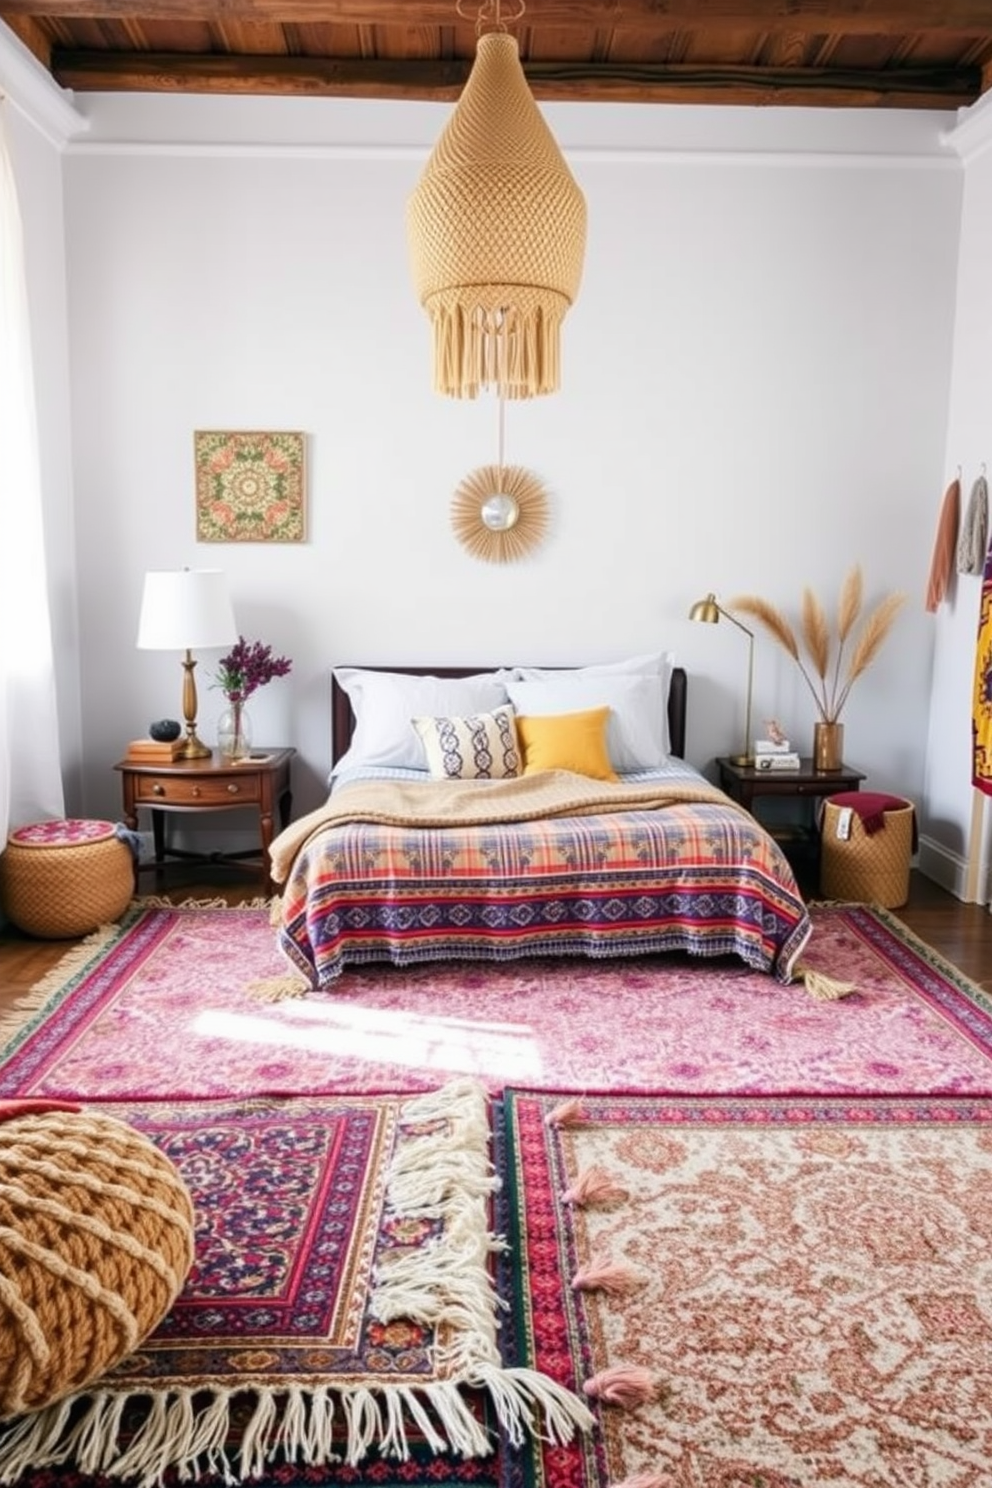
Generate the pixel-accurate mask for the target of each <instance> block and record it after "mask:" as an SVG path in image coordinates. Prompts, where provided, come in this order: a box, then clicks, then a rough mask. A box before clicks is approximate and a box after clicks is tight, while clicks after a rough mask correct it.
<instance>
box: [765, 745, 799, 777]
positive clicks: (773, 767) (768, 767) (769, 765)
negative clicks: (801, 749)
mask: <svg viewBox="0 0 992 1488" xmlns="http://www.w3.org/2000/svg"><path fill="white" fill-rule="evenodd" d="M754 768H755V769H756V770H765V771H768V772H769V773H771V772H774V773H775V774H778V773H779V772H780V771H781V772H783V773H785V772H787V771H789V770H798V769H799V768H800V759H799V756H798V754H796V753H795V752H794V751H791V750H790V751H789V753H788V754H780V753H778V751H776V752H775V753H774V754H756V755H755V756H754Z"/></svg>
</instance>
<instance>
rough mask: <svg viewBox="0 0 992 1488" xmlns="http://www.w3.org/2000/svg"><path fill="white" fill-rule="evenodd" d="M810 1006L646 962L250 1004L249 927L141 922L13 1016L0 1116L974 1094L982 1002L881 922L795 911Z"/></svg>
mask: <svg viewBox="0 0 992 1488" xmlns="http://www.w3.org/2000/svg"><path fill="white" fill-rule="evenodd" d="M813 920H814V932H813V937H812V940H811V943H810V947H809V951H808V953H807V956H806V959H807V960H808V961H809V962H810V964H811V965H813V966H814V967H815V968H816V969H818V970H820V971H823V972H824V973H826V974H827V975H828V976H831V977H834V978H838V979H841V980H843V981H846V982H849V983H850V984H851V985H852V986H853V988H854V991H853V992H852V994H851V995H849V996H847V997H844V998H843V999H841V1000H839V1001H835V1002H819V1001H817V1000H815V999H814V998H812V997H810V996H809V995H808V994H807V993H806V992H805V990H804V989H803V987H802V986H799V985H796V986H791V987H783V986H780V985H779V984H778V983H777V982H776V981H775V980H774V979H773V978H772V977H768V976H762V975H761V974H759V973H757V972H753V971H749V970H748V969H747V968H746V967H743V966H742V965H740V964H739V963H737V962H736V961H734V962H729V961H728V962H722V961H721V962H709V961H699V960H693V959H691V958H689V957H677V956H667V957H662V956H655V957H644V958H636V959H633V960H621V961H616V962H603V961H579V960H576V961H570V960H561V959H557V958H548V959H545V960H529V961H519V962H511V963H506V964H502V965H493V966H480V965H478V964H477V963H449V964H438V965H429V966H419V967H416V968H407V969H401V968H394V967H372V968H368V969H366V970H364V971H357V970H356V971H349V972H347V973H346V974H345V975H344V976H342V978H341V980H340V982H339V983H338V985H337V990H336V991H334V992H315V993H312V994H311V995H309V996H307V997H304V998H299V999H290V1000H288V1001H285V1002H274V1003H269V1002H259V1001H256V1000H254V999H253V997H252V996H251V995H250V992H249V988H250V986H251V985H252V984H253V983H254V982H255V981H257V980H259V979H261V980H265V979H266V978H271V977H273V976H278V975H279V974H280V973H281V972H283V971H284V970H285V966H284V963H283V961H282V958H281V956H280V953H279V951H278V950H277V948H276V944H275V932H274V930H273V928H272V926H271V925H270V924H269V921H268V916H267V913H266V911H265V910H264V909H209V908H201V909H185V908H184V909H161V908H156V909H142V910H139V911H138V912H137V913H132V914H131V915H130V917H128V918H126V919H125V921H124V922H123V924H122V925H121V927H119V928H117V929H113V930H109V931H106V932H104V933H103V935H102V937H99V936H98V937H97V938H95V939H94V941H93V942H92V943H91V944H88V945H85V946H83V947H82V948H80V949H78V950H74V951H73V952H72V953H71V954H70V955H69V956H68V957H67V959H66V960H65V961H64V962H63V964H62V965H61V966H60V967H59V968H58V969H57V971H56V972H55V973H54V974H53V975H52V976H51V977H50V978H48V979H47V980H46V981H45V982H44V983H43V984H41V985H40V986H39V987H38V988H37V989H36V991H35V993H34V994H33V996H32V997H31V998H30V999H29V1005H27V1006H22V1007H21V1008H19V1009H15V1010H14V1014H13V1017H12V1019H10V1020H9V1021H8V1024H7V1030H6V1031H7V1034H8V1041H7V1044H6V1047H5V1050H4V1054H3V1056H2V1062H0V1096H4V1095H16V1096H25V1095H39V1096H70V1097H76V1096H81V1097H84V1098H87V1099H106V1100H131V1099H142V1098H145V1097H147V1096H148V1095H154V1096H156V1097H161V1098H164V1097H167V1096H168V1097H171V1098H174V1099H177V1100H178V1099H181V1100H188V1099H194V1098H197V1097H210V1098H216V1097H229V1096H236V1095H242V1094H243V1095H255V1094H258V1093H266V1094H271V1095H303V1094H314V1093H324V1094H330V1093H333V1092H335V1091H377V1090H379V1091H402V1092H415V1091H418V1090H429V1089H431V1088H433V1087H435V1086H437V1085H438V1084H440V1083H442V1082H443V1081H445V1080H447V1079H450V1078H455V1077H461V1076H469V1077H472V1078H475V1079H478V1080H480V1081H482V1082H483V1083H484V1084H485V1085H486V1086H487V1088H488V1089H489V1090H490V1091H493V1092H496V1091H499V1090H501V1089H502V1088H503V1087H504V1086H506V1085H517V1086H526V1087H527V1088H530V1089H542V1090H559V1091H584V1090H624V1089H629V1090H645V1091H651V1090H684V1091H727V1092H731V1091H754V1092H756V1093H766V1094H770V1093H774V1092H776V1091H792V1090H806V1091H812V1092H818V1091H838V1092H840V1091H853V1090H860V1091H874V1092H883V1093H884V1092H890V1093H898V1092H900V1091H911V1090H917V1091H926V1090H928V1091H943V1092H947V1093H957V1094H974V1093H978V1092H981V1093H992V1003H990V1000H989V999H988V998H987V997H985V996H984V994H983V993H982V992H981V991H980V990H979V989H978V988H977V987H976V986H975V985H974V984H973V983H971V982H969V981H968V980H967V979H965V978H964V977H962V976H961V974H960V973H958V972H957V971H955V969H954V968H953V967H952V966H951V965H950V964H949V963H948V962H946V961H944V960H943V959H942V958H941V957H940V956H938V955H937V953H936V952H935V951H933V950H932V949H931V948H929V947H928V946H926V945H925V944H924V943H923V942H922V941H920V940H918V939H916V937H915V936H913V935H912V934H911V933H910V932H909V931H908V930H907V929H906V927H905V926H904V925H902V924H901V923H900V921H899V920H898V919H897V918H896V917H895V916H893V915H891V914H888V913H887V912H885V911H873V910H871V909H868V908H865V907H863V906H846V907H814V909H813Z"/></svg>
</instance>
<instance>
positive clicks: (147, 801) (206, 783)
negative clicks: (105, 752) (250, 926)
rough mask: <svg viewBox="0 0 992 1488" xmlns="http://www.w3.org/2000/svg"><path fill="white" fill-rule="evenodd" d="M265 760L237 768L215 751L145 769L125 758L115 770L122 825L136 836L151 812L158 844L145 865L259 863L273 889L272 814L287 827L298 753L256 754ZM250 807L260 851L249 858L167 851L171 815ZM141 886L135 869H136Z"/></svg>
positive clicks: (247, 855) (260, 751)
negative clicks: (141, 815)
mask: <svg viewBox="0 0 992 1488" xmlns="http://www.w3.org/2000/svg"><path fill="white" fill-rule="evenodd" d="M254 752H255V753H256V754H259V755H264V756H265V758H264V759H247V760H244V761H243V762H241V763H239V764H234V763H232V762H231V761H230V760H225V759H221V757H220V755H219V754H217V753H216V751H215V752H214V753H213V754H212V755H211V757H210V758H209V759H197V760H176V761H175V763H174V764H158V763H155V764H146V763H145V762H144V761H143V760H134V759H122V760H118V762H117V764H116V765H115V766H114V769H115V770H119V771H120V772H121V785H122V787H123V791H124V821H125V822H126V824H127V825H128V826H129V827H130V828H131V830H132V831H134V832H136V831H137V830H138V811H139V809H140V808H142V807H147V809H148V810H149V811H150V812H151V818H152V834H153V837H154V840H155V862H154V863H153V864H148V865H142V866H148V867H154V868H155V869H156V870H157V871H161V869H162V868H163V866H164V864H165V860H166V858H167V857H173V858H191V859H193V860H194V861H196V860H200V861H204V860H205V861H208V862H226V861H231V860H234V859H241V858H256V857H257V858H260V860H261V865H262V869H263V871H264V874H265V883H266V888H267V889H268V891H269V892H270V893H271V892H273V891H274V889H275V885H274V884H273V883H272V880H271V879H270V877H269V846H270V844H271V842H272V838H273V836H274V835H275V834H274V832H273V812H274V810H275V808H276V807H278V810H279V827H280V830H282V828H284V827H286V826H288V825H289V814H290V809H291V807H292V802H293V797H292V791H291V790H290V782H289V762H290V760H291V759H292V758H293V755H294V754H295V753H296V750H295V749H258V750H256V751H254ZM244 807H252V808H254V810H256V811H257V812H258V815H259V834H260V838H261V846H260V851H259V852H255V851H250V852H247V853H208V854H203V853H192V852H185V851H183V850H182V849H180V848H173V847H169V846H168V844H167V842H166V833H165V816H166V812H170V811H186V812H189V811H235V810H238V809H241V808H244ZM135 882H136V883H137V869H136V870H135Z"/></svg>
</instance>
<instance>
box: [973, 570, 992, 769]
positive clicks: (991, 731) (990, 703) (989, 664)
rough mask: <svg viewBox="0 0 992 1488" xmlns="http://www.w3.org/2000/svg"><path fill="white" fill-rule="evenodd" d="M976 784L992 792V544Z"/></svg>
mask: <svg viewBox="0 0 992 1488" xmlns="http://www.w3.org/2000/svg"><path fill="white" fill-rule="evenodd" d="M971 732H972V740H973V745H974V748H973V754H972V776H971V782H972V785H975V786H977V788H978V789H979V790H980V791H984V793H985V795H987V796H992V547H990V548H989V550H988V553H987V554H986V555H985V573H984V576H983V578H982V603H981V607H980V609H979V611H978V644H977V647H976V649H975V695H974V699H973V703H972V713H971Z"/></svg>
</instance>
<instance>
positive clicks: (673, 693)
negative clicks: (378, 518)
mask: <svg viewBox="0 0 992 1488" xmlns="http://www.w3.org/2000/svg"><path fill="white" fill-rule="evenodd" d="M362 670H363V671H366V672H399V673H401V675H403V676H404V677H425V676H431V677H474V676H476V675H477V674H478V673H479V672H494V671H497V670H498V668H496V667H481V666H474V667H435V666H417V667H412V666H373V667H363V668H362ZM554 670H556V671H557V670H561V671H567V670H568V669H567V668H566V667H561V668H554ZM687 683H688V679H687V677H686V674H685V668H684V667H678V666H677V667H675V668H673V670H672V681H671V685H670V687H669V689H668V734H669V738H670V740H671V748H672V753H673V754H676V755H678V756H679V758H680V759H681V758H683V757H684V755H685V707H686V691H687ZM354 727H355V715H354V713H353V712H352V711H351V699H350V698H349V696H348V694H347V693H346V692H345V690H344V688H343V687H342V686H341V685H340V684H339V682H338V679H337V677H335V675H334V673H333V672H332V673H331V762H332V764H335V765H336V764H337V762H338V760H339V759H340V758H341V756H342V755H343V754H344V752H345V750H346V749H347V748H348V745H349V744H350V743H351V735H352V732H353V730H354Z"/></svg>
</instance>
